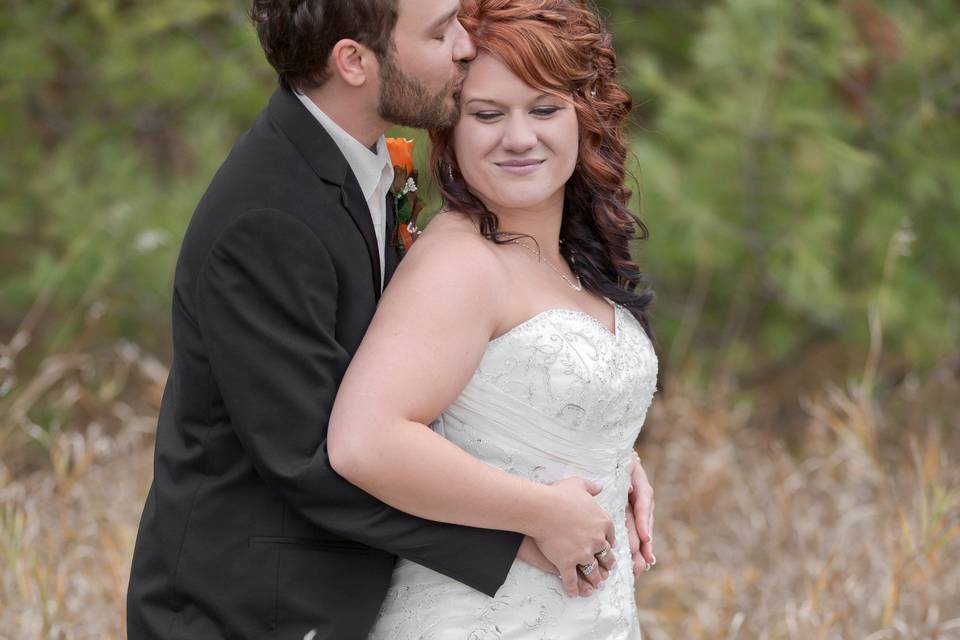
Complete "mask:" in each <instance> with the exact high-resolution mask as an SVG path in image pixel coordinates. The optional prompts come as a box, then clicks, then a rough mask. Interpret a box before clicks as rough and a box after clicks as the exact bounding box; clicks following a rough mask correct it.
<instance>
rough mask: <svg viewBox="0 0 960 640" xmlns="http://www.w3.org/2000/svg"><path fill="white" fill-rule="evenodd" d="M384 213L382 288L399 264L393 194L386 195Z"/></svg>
mask: <svg viewBox="0 0 960 640" xmlns="http://www.w3.org/2000/svg"><path fill="white" fill-rule="evenodd" d="M385 211H386V212H387V234H386V239H387V240H386V242H387V244H386V247H384V252H383V253H384V263H385V267H386V268H385V269H384V276H383V280H384V285H383V286H384V288H386V286H387V285H388V284H390V279H391V278H392V277H393V273H394V272H395V271H396V270H397V265H398V264H399V263H400V253H399V252H398V251H397V242H399V238H398V237H397V201H396V200H395V199H394V197H393V194H390V193H388V194H387V206H386V209H385Z"/></svg>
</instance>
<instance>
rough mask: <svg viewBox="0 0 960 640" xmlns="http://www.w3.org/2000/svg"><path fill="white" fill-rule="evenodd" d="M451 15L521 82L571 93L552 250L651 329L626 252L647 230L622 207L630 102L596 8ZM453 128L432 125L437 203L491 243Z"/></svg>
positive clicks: (560, 1)
mask: <svg viewBox="0 0 960 640" xmlns="http://www.w3.org/2000/svg"><path fill="white" fill-rule="evenodd" d="M460 21H461V23H462V24H463V26H464V28H465V29H466V30H467V32H468V33H469V34H470V36H471V38H473V41H474V43H475V45H476V47H477V53H478V54H479V53H487V54H490V55H492V56H495V57H496V58H498V59H499V60H501V61H502V62H503V63H504V64H505V65H506V66H507V68H509V69H510V70H511V71H512V72H513V73H514V74H516V75H517V76H518V77H519V78H521V79H522V80H523V81H524V82H526V83H527V84H528V85H530V86H531V87H533V88H535V89H538V90H540V91H544V92H546V93H550V94H553V95H557V96H559V97H561V98H564V99H567V100H572V102H573V104H574V107H575V109H576V113H577V119H578V122H579V127H580V148H579V157H578V160H577V165H576V168H575V170H574V172H573V175H572V176H571V177H570V180H569V181H568V182H567V186H566V192H565V198H564V212H563V222H562V224H561V227H560V238H561V242H562V244H561V251H562V252H563V254H564V257H565V258H566V259H567V260H568V261H569V263H570V265H571V267H572V268H573V270H574V271H575V272H576V273H578V274H579V275H580V278H581V280H582V281H583V284H584V286H585V287H586V288H587V289H588V290H590V291H593V292H595V293H598V294H600V295H603V296H606V297H608V298H610V299H611V300H613V301H615V302H618V303H620V304H622V305H624V306H625V307H627V308H629V309H630V310H631V311H632V312H633V314H634V315H635V316H636V317H637V318H638V319H639V320H640V321H641V323H642V324H643V326H644V329H645V330H646V331H647V333H648V334H650V335H651V336H652V333H651V331H650V325H649V321H648V319H647V312H646V310H647V307H648V306H649V304H650V303H651V302H652V300H653V292H652V291H651V290H650V289H649V288H648V287H646V285H645V283H644V278H643V274H642V273H641V272H640V269H639V268H638V266H637V264H636V263H635V262H634V261H633V258H632V257H631V255H630V241H631V240H632V239H633V238H635V237H637V232H638V231H639V237H640V238H643V239H645V238H646V237H647V236H648V232H647V228H646V227H645V226H644V224H643V222H641V221H640V220H639V219H638V218H636V217H635V216H634V215H633V214H632V213H631V212H630V210H629V209H628V203H629V201H630V196H631V192H630V191H629V190H628V189H627V188H626V187H625V186H624V179H625V177H626V175H625V174H626V172H625V163H626V159H627V143H626V135H625V132H624V125H625V123H626V119H627V116H628V115H629V114H630V111H631V109H632V106H633V100H632V98H631V97H630V94H629V93H627V91H626V90H625V89H624V88H623V86H622V85H621V84H620V83H619V82H618V81H617V79H616V75H617V56H616V52H615V51H614V49H613V42H612V37H611V35H610V33H609V32H608V31H607V30H606V29H605V28H604V26H603V23H602V21H601V20H600V18H599V16H598V15H597V13H596V10H595V9H593V8H592V7H590V6H589V5H587V4H586V3H585V2H582V1H579V0H464V2H463V3H462V11H461V14H460ZM453 136H454V129H453V128H450V129H445V130H440V131H432V132H431V133H430V138H431V140H432V142H433V150H432V158H431V162H432V166H433V167H434V170H435V174H436V175H435V178H436V181H437V184H438V185H439V186H440V191H441V194H442V196H443V199H444V207H445V208H446V209H450V210H456V211H462V212H463V213H466V214H468V215H470V216H472V217H474V218H475V219H476V220H477V221H478V222H479V224H480V230H481V233H483V235H484V236H485V237H486V238H487V239H488V240H491V241H492V242H496V243H498V244H501V243H504V242H508V241H509V240H510V239H512V238H515V237H517V236H516V235H515V234H509V233H505V232H501V231H500V230H499V228H498V224H499V222H498V220H497V216H496V214H494V213H493V212H491V211H490V210H488V209H487V208H486V207H485V206H484V205H483V204H482V203H481V202H480V200H479V199H478V198H476V197H475V196H474V195H473V194H472V193H471V192H470V190H469V188H468V186H467V184H466V183H465V182H464V181H463V176H462V175H461V174H460V171H459V169H458V167H457V161H456V157H455V156H454V154H453Z"/></svg>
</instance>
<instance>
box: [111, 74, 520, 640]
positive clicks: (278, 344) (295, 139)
mask: <svg viewBox="0 0 960 640" xmlns="http://www.w3.org/2000/svg"><path fill="white" fill-rule="evenodd" d="M390 210H391V209H388V211H390ZM388 218H392V215H388ZM391 232H392V221H391V223H390V224H389V226H388V239H389V238H390V235H391ZM386 262H387V264H386V272H387V278H386V279H387V280H389V275H390V274H391V273H392V272H393V270H394V269H395V268H396V264H397V254H396V251H394V250H393V248H392V243H390V242H389V241H388V248H387V260H386ZM379 296H380V266H379V253H378V250H377V244H376V239H375V235H374V230H373V223H372V220H371V217H370V213H369V211H368V209H367V206H366V203H365V200H364V197H363V194H362V193H361V191H360V187H359V185H358V183H357V181H356V178H355V177H354V175H353V173H352V172H351V170H350V167H349V165H348V164H347V162H346V160H345V159H344V157H343V156H342V155H341V153H340V151H339V149H338V148H337V146H336V144H335V143H334V142H333V140H332V139H331V138H330V137H329V135H327V133H326V131H325V130H324V129H323V127H322V126H321V125H320V124H319V123H318V122H317V121H316V119H314V118H313V116H311V115H310V113H309V112H308V111H307V110H306V109H305V108H304V106H303V105H302V104H301V103H300V101H299V100H298V99H297V97H296V96H295V95H293V94H292V93H291V92H289V91H285V90H278V91H277V92H276V93H274V95H273V97H272V98H271V100H270V104H269V106H268V107H267V108H266V110H265V111H264V112H263V113H261V114H260V116H259V117H258V119H257V121H256V123H255V124H254V125H253V127H252V128H251V129H250V131H248V132H247V133H245V134H244V135H243V136H242V137H241V139H240V140H239V141H238V143H237V145H236V146H235V147H234V149H233V151H232V152H231V153H230V156H229V157H228V158H227V160H226V161H225V162H224V164H223V166H222V167H221V169H220V170H219V171H218V173H217V175H216V177H215V178H214V180H213V182H212V184H211V185H210V187H209V189H208V190H207V192H206V194H205V195H204V197H203V199H202V200H201V202H200V204H199V206H198V207H197V210H196V212H195V213H194V216H193V218H192V220H191V222H190V225H189V228H188V230H187V233H186V236H185V238H184V241H183V247H182V249H181V253H180V258H179V260H178V263H177V269H176V277H175V283H174V294H173V340H174V358H173V365H172V368H171V371H170V377H169V379H168V381H167V386H166V390H165V392H164V397H163V403H162V407H161V411H160V420H159V424H158V427H157V440H156V454H155V460H154V480H153V485H152V486H151V487H150V493H149V495H148V497H147V502H146V506H145V508H144V512H143V516H142V519H141V522H140V531H139V534H138V536H137V543H136V549H135V551H134V557H133V568H132V573H131V577H130V587H129V592H128V600H127V616H128V636H129V639H130V640H148V639H149V640H154V639H161V638H162V639H164V640H175V639H184V640H186V639H189V640H200V639H207V638H210V639H219V638H244V639H246V638H251V639H253V638H283V639H287V638H289V639H291V640H300V639H301V638H303V637H304V634H306V633H308V632H309V631H310V630H311V629H316V630H317V632H318V633H317V635H316V637H317V638H318V639H331V640H333V639H335V640H344V639H346V640H349V639H353V638H357V639H360V638H364V637H365V635H366V633H367V631H368V630H369V628H370V627H371V625H372V623H373V621H374V619H375V617H376V614H377V611H378V610H379V608H380V605H381V602H382V601H383V598H384V595H385V592H386V589H387V587H388V585H389V580H390V575H391V572H392V570H393V565H394V562H395V560H396V557H397V556H403V557H405V558H409V559H410V560H413V561H415V562H418V563H420V564H422V565H425V566H427V567H430V568H431V569H434V570H436V571H439V572H441V573H443V574H446V575H448V576H450V577H452V578H454V579H456V580H458V581H460V582H463V583H465V584H468V585H470V586H472V587H475V588H476V589H478V590H480V591H483V592H485V593H487V594H489V595H493V594H494V593H495V592H496V590H497V589H498V588H499V587H500V585H501V584H502V582H503V580H504V578H505V577H506V574H507V571H508V570H509V567H510V565H511V563H512V561H513V560H514V558H515V556H516V552H517V549H518V547H519V544H520V541H521V539H522V536H521V535H520V534H517V533H512V532H503V531H492V530H485V529H474V528H468V527H460V526H454V525H448V524H442V523H438V522H432V521H429V520H423V519H420V518H417V517H414V516H411V515H409V514H406V513H402V512H400V511H397V510H395V509H393V508H391V507H388V506H386V505H385V504H383V503H382V502H380V501H378V500H377V499H375V498H373V497H372V496H370V495H369V494H367V493H365V492H363V491H362V490H360V489H358V488H357V487H355V486H353V485H351V484H349V483H348V482H347V481H345V480H344V479H343V478H341V477H340V476H338V475H337V474H336V473H335V472H334V471H333V470H332V469H331V467H330V461H329V459H328V457H327V451H326V432H327V420H328V418H329V415H330V410H331V408H332V406H333V400H334V396H335V394H336V391H337V387H338V385H339V383H340V380H341V378H342V376H343V374H344V372H345V370H346V368H347V365H348V363H349V362H350V359H351V357H352V356H353V354H354V353H355V351H356V349H357V347H358V345H359V344H360V340H361V338H363V334H364V332H365V331H366V329H367V326H368V324H369V322H370V319H371V318H372V316H373V313H374V309H375V307H376V304H377V301H378V299H379ZM410 463H411V464H416V461H415V460H411V461H410ZM443 481H444V479H443V478H437V482H443Z"/></svg>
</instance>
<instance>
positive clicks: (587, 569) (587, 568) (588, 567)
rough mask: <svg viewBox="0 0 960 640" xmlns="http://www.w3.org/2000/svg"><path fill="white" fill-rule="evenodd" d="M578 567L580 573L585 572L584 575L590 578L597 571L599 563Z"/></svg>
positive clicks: (579, 565)
mask: <svg viewBox="0 0 960 640" xmlns="http://www.w3.org/2000/svg"><path fill="white" fill-rule="evenodd" d="M577 566H578V567H580V571H582V572H583V575H585V576H588V575H590V574H591V573H593V572H594V571H595V570H596V568H597V561H596V560H594V561H593V562H591V563H590V564H578V565H577Z"/></svg>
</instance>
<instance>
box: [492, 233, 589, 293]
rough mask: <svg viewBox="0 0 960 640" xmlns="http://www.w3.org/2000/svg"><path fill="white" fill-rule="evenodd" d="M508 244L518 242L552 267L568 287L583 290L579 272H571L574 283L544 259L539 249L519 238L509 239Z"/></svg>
mask: <svg viewBox="0 0 960 640" xmlns="http://www.w3.org/2000/svg"><path fill="white" fill-rule="evenodd" d="M510 244H518V245H520V246H521V247H523V248H524V249H526V250H527V251H529V252H530V253H532V254H533V255H535V256H536V257H537V262H543V263H546V265H547V266H548V267H550V268H551V269H553V270H554V271H556V272H557V275H558V276H560V277H561V278H563V279H564V280H566V282H567V284H568V285H570V287H571V288H572V289H573V290H574V291H583V283H582V282H580V274H579V273H575V274H573V275H574V276H575V277H576V279H577V282H576V284H574V282H573V280H571V279H570V278H568V277H567V276H565V275H564V274H563V272H562V271H560V269H557V268H556V267H555V266H553V263H552V262H550V261H549V260H545V259H544V258H543V256H541V255H540V252H539V251H536V250H534V249H533V248H531V247H529V246H528V245H527V244H525V243H523V242H520V241H519V240H511V241H510Z"/></svg>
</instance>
